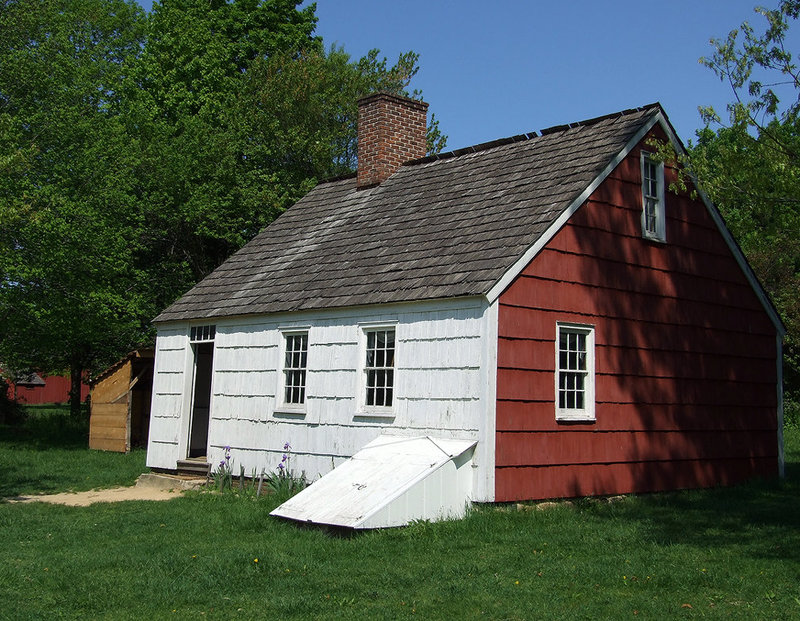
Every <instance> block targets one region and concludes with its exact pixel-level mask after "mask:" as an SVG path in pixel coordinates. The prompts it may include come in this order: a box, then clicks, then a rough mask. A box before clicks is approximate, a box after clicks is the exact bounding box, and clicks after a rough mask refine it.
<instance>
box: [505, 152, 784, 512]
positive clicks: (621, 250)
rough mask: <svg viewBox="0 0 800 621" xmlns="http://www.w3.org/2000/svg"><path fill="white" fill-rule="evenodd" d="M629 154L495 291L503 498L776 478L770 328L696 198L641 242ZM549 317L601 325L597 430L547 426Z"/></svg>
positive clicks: (678, 203)
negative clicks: (662, 232) (654, 237)
mask: <svg viewBox="0 0 800 621" xmlns="http://www.w3.org/2000/svg"><path fill="white" fill-rule="evenodd" d="M639 156H640V150H639V149H638V148H637V149H634V151H633V152H632V153H631V154H630V155H629V156H628V157H627V158H626V159H625V160H623V162H621V163H620V165H619V166H618V167H617V168H616V169H615V171H614V172H613V173H612V174H611V175H610V176H609V177H608V178H607V179H606V180H605V181H604V182H603V183H602V184H601V186H600V187H599V188H598V189H597V190H596V191H595V192H594V193H593V194H592V196H591V197H590V198H589V200H588V201H587V202H586V203H585V204H584V205H583V206H582V207H581V208H580V209H579V210H578V211H577V212H576V213H575V215H574V216H573V217H572V218H571V219H570V221H569V222H568V223H567V225H565V226H564V228H563V229H562V230H561V231H560V232H559V233H558V234H557V235H556V236H555V237H554V238H553V239H552V240H551V242H550V243H549V244H548V245H547V247H546V248H545V249H543V250H542V252H541V253H540V254H539V255H538V256H537V257H536V258H535V259H534V260H533V261H532V262H531V264H530V265H528V267H527V268H526V269H525V270H524V271H523V273H522V274H521V275H520V276H518V277H517V279H516V280H515V281H514V282H513V283H512V284H511V285H510V286H509V288H508V289H507V290H506V291H505V292H504V293H503V294H502V296H501V297H500V309H499V342H498V370H497V434H496V473H495V474H496V483H495V493H496V500H497V501H510V500H525V499H540V498H554V497H570V496H583V495H601V494H619V493H627V492H644V491H656V490H664V489H677V488H686V487H703V486H710V485H717V484H731V483H736V482H739V481H742V480H744V479H747V478H750V477H753V476H774V475H775V474H777V468H778V461H777V459H778V457H777V456H778V451H777V417H776V405H777V396H776V382H777V370H776V353H777V352H776V332H775V327H774V326H773V325H772V323H771V321H770V319H769V317H768V316H767V314H766V313H765V311H764V309H763V307H762V306H761V303H760V302H759V300H758V299H757V297H756V295H755V293H754V292H753V290H752V288H751V287H750V285H749V283H748V282H747V280H746V278H745V276H744V274H743V273H742V271H741V269H740V267H739V266H738V264H737V263H736V260H735V258H734V257H733V255H732V254H731V252H730V250H729V248H728V247H727V245H726V244H725V241H724V240H723V238H722V236H721V235H720V233H719V232H718V231H717V229H716V227H715V226H714V223H713V222H712V220H711V217H710V216H709V215H708V212H707V211H706V209H705V206H704V205H703V204H702V203H701V202H700V201H693V200H691V199H690V198H689V196H688V195H687V194H682V195H680V196H676V195H675V194H673V193H671V192H666V194H665V201H666V215H667V242H666V243H665V244H662V243H658V242H652V241H647V240H644V239H642V236H641V204H642V200H641V185H640V184H641V172H640V163H639V162H640V160H639ZM665 174H666V177H667V178H666V184H667V185H668V184H669V182H670V180H671V177H674V170H671V169H670V168H668V167H667V169H666V171H665ZM557 321H568V322H575V323H579V324H589V325H593V326H594V327H595V342H596V343H595V373H596V375H595V394H596V397H595V401H596V410H595V413H596V421H595V422H593V423H559V422H556V420H555V403H554V402H555V378H554V373H555V335H556V322H557Z"/></svg>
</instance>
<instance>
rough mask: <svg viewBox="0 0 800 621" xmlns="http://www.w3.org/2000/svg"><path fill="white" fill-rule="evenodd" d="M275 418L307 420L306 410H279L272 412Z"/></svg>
mask: <svg viewBox="0 0 800 621" xmlns="http://www.w3.org/2000/svg"><path fill="white" fill-rule="evenodd" d="M272 416H273V418H305V417H306V409H305V408H287V407H282V408H277V409H275V410H273V412H272Z"/></svg>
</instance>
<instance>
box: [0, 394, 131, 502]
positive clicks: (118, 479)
mask: <svg viewBox="0 0 800 621" xmlns="http://www.w3.org/2000/svg"><path fill="white" fill-rule="evenodd" d="M26 414H27V416H26V418H25V419H24V420H23V422H22V423H20V424H17V425H3V426H0V498H9V497H15V496H19V495H28V494H41V493H53V492H63V491H68V490H74V491H83V490H88V489H92V488H95V487H115V486H118V485H131V484H132V483H133V481H135V479H136V477H137V476H138V475H139V474H141V473H142V472H144V471H145V470H146V467H145V454H144V451H142V450H137V451H133V452H131V453H128V454H124V453H108V452H104V451H95V450H90V449H89V426H88V422H87V421H86V418H85V417H82V418H81V419H79V420H76V419H74V418H73V417H71V416H70V414H69V409H68V408H65V407H58V406H50V407H44V406H40V407H35V408H33V407H31V408H26Z"/></svg>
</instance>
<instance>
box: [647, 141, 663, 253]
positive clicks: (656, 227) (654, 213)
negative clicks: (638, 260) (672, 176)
mask: <svg viewBox="0 0 800 621" xmlns="http://www.w3.org/2000/svg"><path fill="white" fill-rule="evenodd" d="M664 218H665V216H664V164H663V163H661V162H657V161H656V160H654V159H652V158H651V157H650V156H649V155H648V154H647V153H642V235H644V237H647V238H650V239H658V240H660V241H664V240H665V239H666V235H665V231H666V223H665V219H664Z"/></svg>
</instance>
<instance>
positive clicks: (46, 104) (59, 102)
mask: <svg viewBox="0 0 800 621" xmlns="http://www.w3.org/2000/svg"><path fill="white" fill-rule="evenodd" d="M143 25H144V14H143V12H142V10H141V9H140V8H139V7H138V6H137V5H135V4H134V3H133V2H126V1H125V0H5V1H4V2H3V3H2V10H1V11H0V360H2V363H3V366H4V367H5V368H6V369H11V370H14V369H16V370H23V369H28V368H31V367H36V368H39V369H42V370H46V371H56V370H59V371H60V370H65V369H69V371H70V372H71V376H72V395H71V404H72V407H73V411H74V412H77V410H78V408H79V400H80V382H81V377H82V375H83V371H84V370H85V369H90V368H93V367H94V366H95V365H96V364H98V363H99V362H100V361H103V362H107V360H108V358H109V356H112V355H115V354H116V353H117V352H118V351H119V350H120V348H124V347H126V346H129V345H131V344H134V343H136V342H137V340H138V338H139V335H140V332H141V328H142V326H141V322H140V321H139V320H138V318H139V317H140V316H141V315H142V314H147V313H149V312H151V309H149V308H148V301H147V298H146V295H145V294H146V286H145V284H146V279H145V278H144V277H143V274H141V273H140V271H139V270H137V268H136V267H135V263H134V262H133V261H131V257H132V253H133V252H134V251H135V248H136V245H137V243H138V241H137V236H136V231H137V227H138V215H137V210H136V209H135V196H134V194H133V193H132V188H133V181H134V180H133V178H132V175H131V172H132V171H133V169H134V166H133V164H132V162H131V159H132V157H133V151H132V149H131V143H130V140H129V137H128V136H127V135H126V132H125V128H124V124H123V122H122V119H121V116H120V111H121V102H120V96H121V88H120V86H121V83H122V81H123V80H124V79H125V76H126V74H127V73H128V72H129V71H130V68H131V62H132V61H133V60H134V59H135V58H136V57H137V55H138V54H139V51H140V49H141V44H142V36H143V34H144V30H143Z"/></svg>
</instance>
